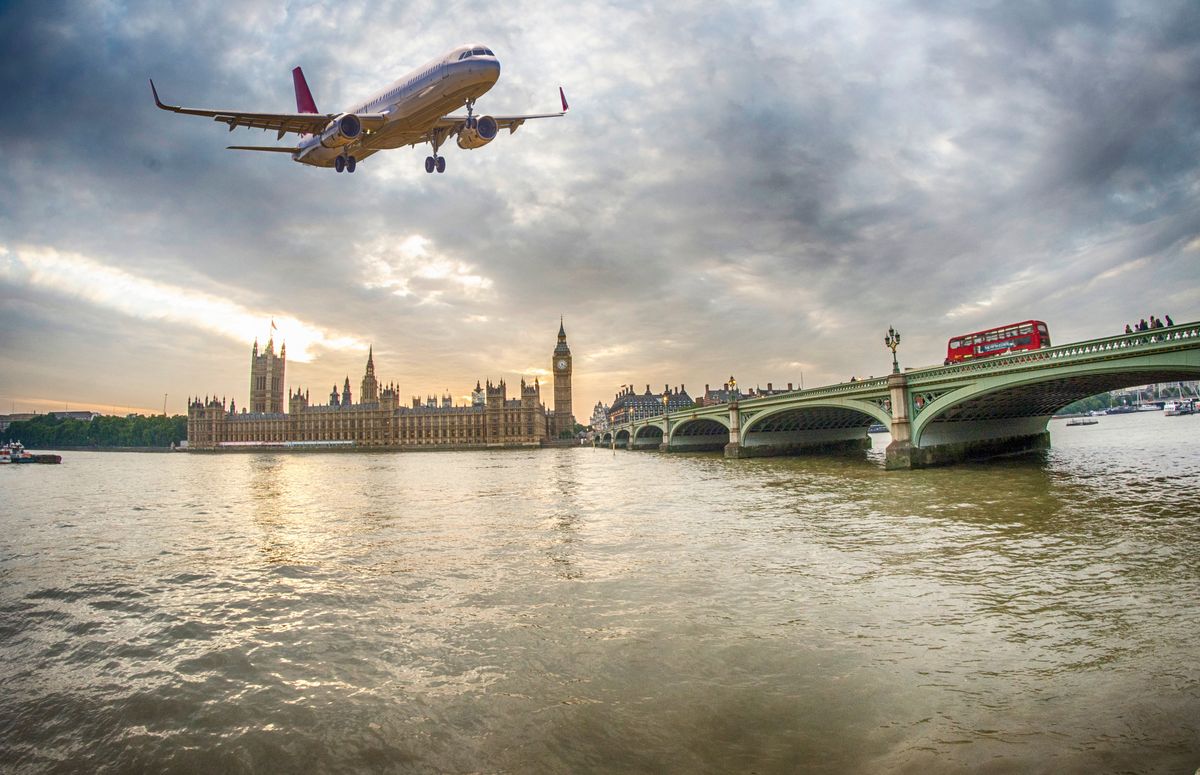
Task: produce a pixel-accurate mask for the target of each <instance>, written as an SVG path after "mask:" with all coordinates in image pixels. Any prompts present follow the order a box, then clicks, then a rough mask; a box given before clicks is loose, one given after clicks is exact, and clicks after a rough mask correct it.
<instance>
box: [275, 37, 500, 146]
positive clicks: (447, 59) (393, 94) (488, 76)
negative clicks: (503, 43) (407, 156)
mask: <svg viewBox="0 0 1200 775" xmlns="http://www.w3.org/2000/svg"><path fill="white" fill-rule="evenodd" d="M481 50H482V51H483V52H486V53H475V52H479V51H481ZM499 78H500V62H499V60H498V59H496V56H495V55H494V54H492V52H491V50H490V49H487V48H486V47H484V46H460V47H458V48H456V49H454V50H453V51H450V52H449V53H447V54H446V55H444V56H441V57H438V58H436V59H433V60H431V61H429V62H427V63H426V64H424V65H422V66H421V67H418V68H416V69H415V70H413V71H412V72H410V73H408V74H406V75H404V76H402V77H401V78H400V79H399V80H397V81H396V82H395V83H393V84H391V85H390V86H388V87H387V88H386V89H384V90H383V91H381V92H379V93H378V94H376V95H374V96H372V97H371V98H369V99H368V100H366V101H365V102H361V103H358V104H356V105H353V106H351V107H350V108H347V109H346V111H345V112H346V113H354V114H381V115H383V116H385V119H386V120H385V122H384V124H383V126H382V127H379V128H378V129H375V130H374V131H371V132H363V134H362V136H361V137H359V138H358V139H357V140H355V141H354V142H353V143H352V144H350V145H348V146H345V147H341V148H327V147H325V146H323V145H322V144H321V142H320V138H319V137H317V136H315V135H308V136H305V137H304V139H302V140H301V142H300V143H299V146H298V147H299V150H298V151H297V152H296V153H295V154H294V155H293V157H292V158H293V159H295V160H296V161H298V162H300V163H302V164H311V165H313V166H317V167H332V166H333V165H334V160H335V159H336V158H337V157H338V156H339V155H340V154H345V155H353V156H356V157H357V158H359V159H360V160H361V159H363V158H365V157H367V156H370V155H371V154H372V153H374V152H376V151H379V150H383V149H385V148H400V147H402V146H405V145H411V144H413V143H414V142H420V141H422V140H424V139H426V136H427V135H428V136H432V135H433V133H434V129H435V126H436V124H437V121H438V119H440V118H442V117H443V116H445V115H446V114H447V113H449V112H451V111H453V110H456V109H458V108H461V107H463V106H464V105H465V104H467V103H468V102H473V101H474V100H475V99H477V98H478V97H480V96H481V95H483V94H485V93H486V92H487V91H488V90H489V89H491V88H492V86H493V85H495V83H496V81H497V80H498V79H499Z"/></svg>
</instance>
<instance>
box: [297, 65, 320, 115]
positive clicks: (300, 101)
mask: <svg viewBox="0 0 1200 775" xmlns="http://www.w3.org/2000/svg"><path fill="white" fill-rule="evenodd" d="M292 84H293V85H294V86H295V87H296V111H297V112H299V113H316V112H318V111H317V103H315V102H313V98H312V92H310V91H309V90H308V82H307V81H305V80H304V71H303V70H301V69H300V68H299V67H297V68H296V69H294V70H292Z"/></svg>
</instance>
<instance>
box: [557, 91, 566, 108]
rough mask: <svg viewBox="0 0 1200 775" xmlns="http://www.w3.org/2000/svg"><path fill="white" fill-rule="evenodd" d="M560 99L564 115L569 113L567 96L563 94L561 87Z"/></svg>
mask: <svg viewBox="0 0 1200 775" xmlns="http://www.w3.org/2000/svg"><path fill="white" fill-rule="evenodd" d="M558 98H559V99H560V100H562V106H563V113H566V112H567V95H565V94H563V89H562V87H561V86H559V87H558Z"/></svg>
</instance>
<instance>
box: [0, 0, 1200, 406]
mask: <svg viewBox="0 0 1200 775" xmlns="http://www.w3.org/2000/svg"><path fill="white" fill-rule="evenodd" d="M431 18H437V19H440V20H443V21H445V22H446V23H444V24H443V23H439V24H437V25H430V24H429V23H428V20H429V19H431ZM449 20H453V23H450V21H449ZM465 40H483V41H487V42H488V43H489V45H491V46H492V47H493V48H495V49H496V50H497V51H498V52H499V53H500V55H501V59H502V61H503V62H504V68H505V69H504V74H503V76H502V78H501V81H500V83H499V84H498V85H497V87H496V88H495V89H494V90H493V92H492V93H490V94H489V95H487V96H486V97H485V98H484V99H483V100H481V101H480V107H481V109H483V110H488V111H496V112H518V111H527V110H528V111H540V110H546V109H549V108H552V107H553V106H554V104H555V101H556V98H557V95H556V92H555V87H556V86H557V85H558V84H559V83H562V84H564V85H565V86H566V88H567V91H568V96H569V97H570V98H571V102H572V111H571V115H569V116H568V117H567V118H566V119H563V120H560V121H546V122H540V123H539V122H533V123H530V124H527V125H526V126H525V127H523V128H522V129H521V130H520V132H518V133H517V134H516V136H514V137H511V138H510V137H509V136H507V135H502V136H501V137H500V138H499V139H498V140H497V141H496V142H495V143H494V144H492V145H491V146H489V147H487V148H485V149H481V150H478V151H472V152H469V153H468V152H462V151H459V150H458V149H456V148H451V149H450V150H449V151H448V152H447V153H446V155H447V157H448V159H449V163H450V168H449V170H448V172H447V173H446V174H445V175H443V176H435V177H430V176H426V175H425V174H424V173H423V172H422V171H420V164H421V160H422V159H423V157H424V156H425V155H426V153H427V150H425V149H408V150H401V151H395V152H389V153H384V154H379V155H377V156H375V157H373V158H371V159H368V160H367V161H366V162H364V164H363V166H362V169H361V170H360V171H359V172H358V173H356V174H355V175H354V176H346V175H342V176H337V175H333V174H330V173H328V172H327V171H323V170H312V169H307V168H302V167H299V166H298V165H294V164H291V163H290V162H288V161H287V160H286V159H282V158H277V157H267V158H263V157H262V156H258V155H252V154H239V153H235V152H231V151H225V150H223V146H224V145H226V144H228V141H230V140H236V141H238V142H242V143H251V144H254V143H259V142H265V143H268V144H269V143H271V142H273V135H269V134H262V133H252V132H247V131H244V130H239V131H238V132H236V133H234V134H232V135H231V134H229V133H227V132H225V131H224V130H223V129H222V127H220V126H219V125H216V124H214V123H213V122H210V121H206V120H204V119H199V118H195V119H192V118H188V117H182V116H173V115H169V114H165V113H162V112H160V111H157V110H156V109H155V108H154V107H153V105H152V103H151V101H150V95H149V90H148V86H147V84H146V78H147V77H148V76H151V75H153V76H154V77H155V80H156V83H157V84H158V85H159V89H160V93H161V94H162V96H163V98H164V99H166V100H168V101H170V102H176V103H184V104H191V105H201V106H213V107H229V108H238V107H243V108H247V109H261V110H291V109H292V107H293V101H292V100H293V97H292V93H291V84H290V78H289V77H288V70H289V69H290V68H291V67H292V66H294V65H295V64H302V65H303V66H304V67H305V70H306V73H307V74H308V78H309V82H310V84H311V85H312V87H313V90H314V93H315V96H316V99H317V102H318V106H319V107H321V108H322V109H335V107H336V106H340V105H345V104H348V103H349V102H351V101H352V100H354V99H358V98H361V97H362V96H364V95H365V94H366V93H369V92H370V91H372V90H374V89H377V88H379V87H380V86H381V85H383V84H384V83H385V82H386V81H387V80H389V79H390V78H392V77H395V76H396V75H398V74H399V73H400V72H403V71H404V70H406V69H407V68H409V67H413V66H415V65H417V64H420V63H421V62H423V61H425V60H426V59H428V58H429V57H431V56H433V55H435V54H436V53H438V52H440V51H442V50H444V49H446V48H448V47H449V46H451V45H454V44H456V43H459V42H462V41H465ZM0 45H2V46H3V50H4V51H5V52H6V58H5V62H4V64H3V65H0V89H3V93H4V94H5V95H6V98H5V103H4V107H3V108H2V110H3V111H4V115H3V121H0V142H3V143H4V147H5V149H6V153H5V156H4V157H3V160H0V248H2V249H5V250H7V251H8V253H7V254H5V253H0V289H2V290H0V294H2V295H3V297H4V299H5V300H6V301H16V300H20V301H21V302H22V303H21V304H12V303H9V304H5V305H4V310H3V311H0V330H7V331H10V332H11V331H22V332H23V333H22V334H21V337H22V338H21V341H20V342H19V343H18V342H15V341H14V339H13V337H12V336H7V337H6V338H5V339H4V340H0V341H3V342H4V346H5V353H4V355H5V356H6V358H7V361H6V366H8V367H9V368H6V369H5V374H6V376H5V377H4V378H3V381H0V393H3V394H5V395H8V394H13V395H16V396H42V395H44V396H54V397H58V398H66V397H71V398H73V399H76V400H81V401H84V400H92V401H95V402H98V403H105V402H109V401H113V402H118V403H123V402H128V403H134V402H136V401H142V402H144V404H145V405H148V406H154V405H156V403H155V402H156V401H157V400H161V393H162V392H170V393H172V394H176V395H179V396H182V395H184V394H186V393H187V392H195V391H213V390H218V391H227V392H229V393H231V394H237V391H239V390H242V389H243V385H242V383H243V382H244V381H245V379H244V375H243V374H241V372H240V369H241V368H242V366H243V365H244V364H243V362H242V360H241V359H242V358H243V357H244V350H245V347H246V343H245V342H239V341H234V340H233V339H232V338H231V337H230V336H228V334H214V333H211V332H212V331H213V330H214V329H212V328H211V327H208V326H206V321H197V322H196V324H195V325H188V324H186V323H185V322H181V321H180V320H179V319H177V318H165V319H157V318H154V317H153V316H152V315H146V316H143V317H137V316H136V315H135V316H131V314H130V312H129V310H128V309H126V310H123V311H122V310H118V309H115V308H114V303H113V302H112V300H111V299H109V300H108V301H103V300H101V301H97V299H96V298H95V297H93V296H88V294H87V293H86V292H85V290H78V289H77V290H76V291H75V292H73V293H66V292H64V291H63V289H62V288H59V289H57V290H56V289H55V287H54V284H53V282H52V281H51V280H49V279H46V278H42V281H41V283H42V284H40V285H37V286H36V287H35V286H33V285H31V284H30V283H31V280H30V279H29V278H30V275H29V273H30V269H29V266H28V263H29V262H28V259H25V260H24V263H20V265H19V266H18V263H19V262H18V261H17V260H16V259H14V258H13V257H12V256H13V255H14V252H13V251H16V250H17V249H18V247H19V246H32V248H34V249H37V250H53V251H57V253H56V254H55V255H60V254H62V255H67V256H68V258H70V256H80V257H83V258H85V259H87V260H90V261H93V262H96V263H97V264H100V265H105V266H110V267H114V268H117V269H120V270H122V271H124V272H126V273H127V274H128V278H132V279H128V278H126V279H128V281H129V282H142V281H144V282H147V283H152V284H156V285H155V287H162V288H177V289H179V292H180V293H181V294H184V293H193V294H198V295H207V296H213V297H221V298H226V299H229V300H230V301H231V302H232V303H233V304H235V305H236V307H237V309H239V310H245V311H247V312H248V313H251V314H260V315H261V316H263V330H262V332H261V333H263V334H265V328H266V320H267V319H268V318H269V317H270V316H272V315H277V316H279V315H290V316H294V317H295V318H297V319H299V320H301V321H304V322H305V323H308V324H310V325H311V326H314V327H317V328H321V329H323V330H326V331H328V332H332V334H345V335H347V336H350V337H353V338H354V339H356V340H357V341H359V342H364V343H365V342H374V343H375V344H376V360H377V364H378V365H379V367H380V370H381V374H382V376H383V378H384V379H397V380H399V381H401V386H402V389H403V390H405V391H407V392H428V391H433V390H440V389H442V388H443V387H449V388H450V389H451V390H452V391H453V392H455V393H458V392H461V391H460V388H462V387H464V386H465V384H466V383H468V382H469V383H470V384H473V382H474V378H475V377H479V376H488V375H491V376H497V377H498V376H502V375H503V373H505V372H507V373H511V372H513V371H521V370H527V369H535V368H545V366H546V363H544V361H547V360H548V355H549V349H550V347H551V346H552V345H553V334H554V331H555V330H556V325H555V324H556V316H557V315H558V314H560V313H563V314H565V315H566V316H567V327H568V332H569V334H570V335H571V341H572V344H573V346H574V347H575V349H576V353H577V366H576V368H577V378H576V382H577V384H578V385H579V389H578V390H577V393H578V395H577V396H576V403H577V404H578V405H579V406H580V407H583V406H590V405H591V404H592V403H594V401H595V400H596V399H598V398H601V397H603V398H606V399H607V398H608V397H610V396H611V392H612V390H613V388H615V386H616V385H617V384H620V383H622V382H628V381H630V380H632V381H634V382H635V383H637V384H639V385H642V384H645V383H646V382H650V383H653V384H655V385H658V384H661V383H662V382H664V381H667V380H670V381H672V382H678V381H681V380H682V381H685V382H687V383H688V384H689V387H693V388H694V387H696V386H700V385H702V384H703V383H704V382H706V381H707V382H719V381H722V380H723V379H724V378H726V377H727V376H728V374H729V372H731V371H733V372H736V373H737V374H738V377H739V381H743V380H748V381H749V383H751V384H752V383H753V382H756V381H759V382H766V381H767V380H772V381H775V382H786V381H789V380H791V381H796V382H798V381H799V373H800V372H801V371H803V372H804V373H805V379H806V382H807V383H808V384H813V383H814V382H818V381H828V380H833V379H844V378H846V377H848V376H849V375H850V374H858V375H860V376H861V375H864V374H866V373H870V372H877V373H878V372H881V371H883V370H884V369H885V368H886V366H887V363H886V361H887V360H888V358H887V353H886V352H885V351H884V350H883V348H882V347H879V346H877V344H876V341H877V339H879V334H880V332H881V331H882V330H885V329H886V327H887V325H889V324H896V325H897V326H899V327H901V328H902V329H903V330H905V331H906V333H909V336H908V337H906V350H907V352H906V353H902V355H904V356H905V357H907V358H909V359H910V362H917V363H920V362H936V361H938V360H940V358H941V356H940V355H939V349H940V348H941V347H943V346H944V342H945V338H946V337H947V336H948V335H949V334H951V333H955V332H958V331H959V330H966V329H971V328H975V327H982V326H985V325H988V324H992V323H997V322H1005V321H1007V320H1009V319H1019V318H1025V317H1030V316H1036V317H1043V318H1045V319H1047V320H1048V321H1049V322H1050V323H1051V327H1052V328H1054V329H1055V330H1056V331H1057V332H1058V334H1059V335H1058V338H1059V340H1060V341H1061V340H1063V339H1064V337H1073V336H1090V335H1095V334H1100V333H1107V332H1109V331H1115V330H1119V329H1120V327H1121V325H1122V324H1123V322H1124V321H1125V320H1126V319H1136V318H1138V317H1142V316H1144V315H1145V314H1147V313H1148V312H1150V311H1151V310H1157V311H1158V312H1159V314H1161V312H1164V311H1169V312H1171V313H1172V314H1173V316H1174V317H1175V318H1176V319H1177V320H1182V319H1184V318H1188V317H1189V316H1194V315H1200V309H1198V307H1200V289H1198V287H1197V283H1196V274H1195V272H1194V270H1193V269H1190V267H1191V266H1193V265H1194V263H1195V259H1196V256H1197V254H1198V253H1200V243H1197V241H1196V240H1197V235H1198V233H1200V223H1198V219H1197V212H1200V208H1198V207H1197V204H1198V203H1197V197H1198V191H1200V183H1198V181H1197V158H1200V155H1198V153H1197V152H1198V151H1200V134H1198V133H1197V130H1196V127H1197V126H1200V77H1198V76H1197V73H1200V67H1198V65H1200V61H1198V60H1200V11H1198V9H1197V6H1196V5H1195V4H1194V3H1186V2H1180V3H1173V4H1172V3H1164V4H1155V5H1153V6H1146V5H1144V4H1121V3H1095V2H1086V3H1085V2H1079V3H1062V2H1053V3H1051V2H1046V3H1021V4H1011V3H1010V4H975V5H971V4H962V3H940V2H916V1H914V2H909V3H889V4H884V3H880V4H873V5H869V6H868V5H857V6H849V7H846V6H843V5H842V4H836V3H829V4H825V3H812V4H805V5H803V6H797V5H796V4H792V3H778V4H775V3H760V4H741V3H739V4H736V5H734V4H717V5H713V4H711V3H706V4H696V5H694V6H687V5H684V6H679V5H676V6H672V7H671V8H670V9H650V8H645V7H642V6H626V5H623V4H620V3H591V4H589V3H584V4H580V5H578V6H575V7H572V8H571V9H569V10H568V9H565V8H562V7H560V6H544V5H540V4H538V3H535V2H518V3H515V4H505V5H504V6H503V7H499V6H497V5H496V4H487V5H476V4H465V3H464V4H454V3H452V4H450V5H449V6H446V5H444V4H439V5H436V6H435V5H433V4H429V3H417V4H386V3H384V4H371V5H357V4H339V5H338V6H336V8H333V9H328V8H325V7H323V6H321V5H319V4H313V3H285V2H279V3H260V4H251V5H249V6H248V7H239V8H237V9H232V8H230V7H228V6H224V5H220V4H213V5H201V4H191V5H185V6H180V7H174V8H169V9H167V8H165V7H162V6H160V5H158V4H152V3H144V4H138V3H133V4H102V3H96V4H87V5H75V6H67V7H57V8H56V7H49V8H47V7H43V6H42V5H36V4H19V3H18V4H10V5H8V6H7V7H6V10H4V11H0ZM6 255H7V258H6V257H5V256H6ZM5 262H7V263H5ZM63 265H64V266H74V264H71V263H70V261H69V260H68V261H67V263H66V264H63ZM87 266H90V265H87ZM1164 276H1169V277H1171V278H1172V280H1173V282H1172V283H1171V284H1170V290H1169V291H1166V292H1164V290H1163V288H1162V286H1163V283H1162V278H1163V277H1164ZM122 281H125V280H122ZM1080 287H1086V289H1087V291H1086V296H1084V295H1081V294H1079V293H1071V292H1069V291H1070V289H1074V288H1080ZM207 296H203V298H207ZM199 297H200V296H198V297H197V298H199ZM1168 303H1169V304H1171V305H1173V306H1172V307H1171V308H1169V309H1159V307H1160V306H1164V305H1166V304H1168ZM104 304H108V305H109V306H108V307H105V306H103V305H104ZM31 305H32V307H33V311H34V312H35V313H36V315H37V318H38V320H39V321H40V322H39V325H38V326H37V327H36V328H34V327H29V326H26V327H24V328H22V326H23V325H25V324H24V323H23V322H22V321H27V320H28V319H29V316H28V314H27V313H29V312H30V311H31V310H30V306H31ZM97 305H99V306H97ZM156 319H157V320H160V322H158V323H155V322H154V320H156ZM80 320H86V321H88V323H87V326H86V328H87V330H88V331H90V332H91V333H90V334H80V332H79V331H78V330H76V329H75V328H74V324H75V323H76V322H78V321H80ZM206 332H207V333H206ZM135 341H137V342H138V343H139V346H140V347H141V348H142V349H140V350H136V352H137V353H139V354H138V355H131V354H130V353H131V352H133V351H135V349H136V348H135V347H134V342H135ZM185 341H186V342H188V344H189V347H188V348H187V349H186V351H185V350H183V349H182V348H174V347H172V346H171V345H172V344H173V343H178V342H185ZM31 342H32V343H33V344H32V345H31V344H30V343H31ZM85 351H86V356H85V354H84V353H85ZM48 352H53V353H55V354H54V355H41V356H39V355H38V353H48ZM146 352H154V353H156V356H155V357H154V358H152V359H150V360H149V361H148V360H147V359H146V357H145V353H146ZM315 354H316V355H317V356H318V357H317V359H316V360H315V361H314V362H312V363H308V364H296V365H294V366H292V367H291V368H290V369H289V381H292V382H294V383H304V384H307V385H309V386H310V387H311V388H312V389H314V390H317V389H320V390H324V389H325V388H324V387H323V386H324V384H325V383H326V382H330V383H331V382H332V381H334V380H335V379H336V380H337V381H338V382H340V377H342V376H344V375H345V374H346V373H347V372H348V373H350V375H351V377H352V381H353V380H356V379H357V375H358V374H359V373H360V372H361V360H362V356H363V354H362V353H360V352H358V351H357V350H356V349H354V348H350V349H346V350H340V351H328V350H320V349H318V351H316V353H315ZM189 355H190V357H189ZM39 358H40V359H41V360H40V362H39V364H38V367H37V368H36V369H34V368H30V369H22V368H21V366H22V364H24V363H32V362H33V361H35V360H38V359H39ZM106 359H107V361H111V362H112V363H113V364H114V365H115V366H116V369H117V370H118V371H121V370H123V371H126V372H128V373H138V374H142V373H143V370H149V371H151V372H154V371H155V370H156V366H154V365H149V364H150V363H151V362H152V363H154V364H157V371H158V373H156V374H154V375H153V376H154V379H153V380H149V381H150V382H155V387H153V389H151V388H150V387H149V386H146V387H141V388H138V389H139V390H140V391H141V392H140V393H139V395H138V396H136V397H135V396H133V395H129V396H122V397H121V398H120V399H119V400H116V399H115V396H113V395H112V391H113V390H117V389H118V388H116V387H112V388H106V391H107V392H106V393H105V395H102V396H101V395H97V396H91V397H90V396H87V395H81V394H80V393H86V392H87V386H86V385H79V386H77V387H73V388H71V391H70V395H69V396H65V395H63V393H64V392H67V391H65V390H63V389H60V388H59V387H57V386H56V383H55V381H54V380H52V379H51V375H52V374H53V373H55V369H59V370H66V369H70V368H72V366H71V364H72V363H73V362H75V361H86V362H88V363H95V362H97V361H99V362H107V361H106ZM22 374H29V375H31V376H29V377H28V378H25V377H22V376H18V375H22ZM204 375H213V377H214V379H212V380H210V381H211V382H222V383H224V386H222V385H221V384H217V385H212V384H209V382H208V381H206V380H205V379H204ZM142 381H143V382H146V381H147V380H142ZM161 385H166V386H167V387H165V388H164V387H161ZM130 390H134V388H130ZM156 396H157V398H156ZM577 413H581V412H580V410H579V408H578V407H577Z"/></svg>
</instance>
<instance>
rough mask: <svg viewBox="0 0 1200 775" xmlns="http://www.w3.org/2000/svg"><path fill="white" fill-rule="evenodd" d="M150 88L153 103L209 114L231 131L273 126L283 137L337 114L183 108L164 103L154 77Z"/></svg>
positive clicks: (317, 127)
mask: <svg viewBox="0 0 1200 775" xmlns="http://www.w3.org/2000/svg"><path fill="white" fill-rule="evenodd" d="M150 91H151V92H152V93H153V94H154V104H155V105H157V106H158V107H159V108H161V109H163V110H169V111H171V112H172V113H184V114H187V115H189V116H208V117H210V118H212V119H213V120H214V121H220V122H221V123H222V124H228V125H229V131H230V132H232V131H233V130H234V129H235V128H236V127H239V126H244V127H249V128H251V129H274V130H275V131H276V132H278V133H279V137H283V136H284V134H286V133H287V132H295V133H296V134H304V135H315V134H319V133H320V132H321V130H323V129H324V128H325V127H327V126H329V122H330V121H332V120H333V119H334V118H336V116H334V115H329V114H325V113H250V112H247V111H241V110H210V109H208V108H183V107H180V106H178V105H167V104H165V103H164V102H163V101H162V100H160V99H159V98H158V89H156V88H154V81H153V79H151V81H150Z"/></svg>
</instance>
